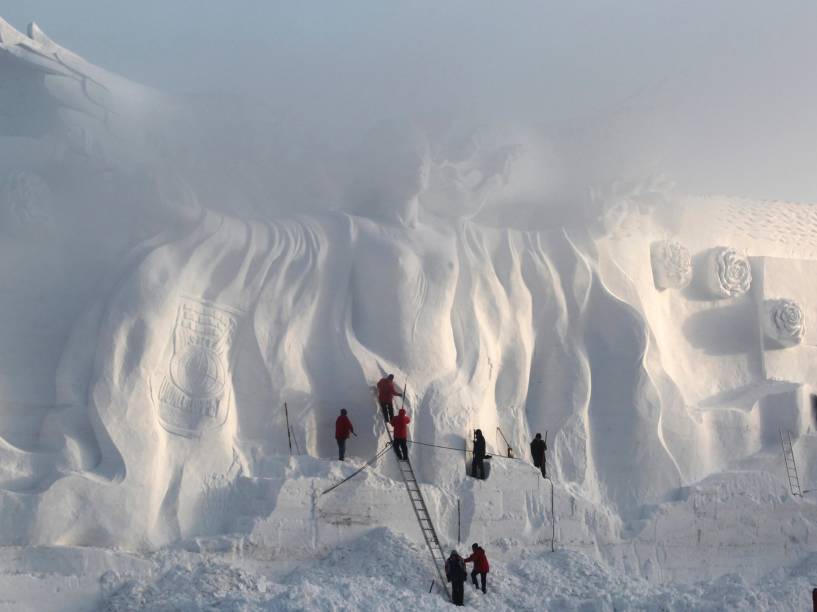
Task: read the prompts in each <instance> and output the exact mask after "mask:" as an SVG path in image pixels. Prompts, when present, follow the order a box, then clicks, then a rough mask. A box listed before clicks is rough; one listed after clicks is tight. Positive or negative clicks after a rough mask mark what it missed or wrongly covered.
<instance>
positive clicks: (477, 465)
mask: <svg viewBox="0 0 817 612" xmlns="http://www.w3.org/2000/svg"><path fill="white" fill-rule="evenodd" d="M483 461H484V460H483V459H477V458H476V457H474V458H473V459H472V460H471V476H473V477H474V478H480V479H482V480H485V463H484V462H483ZM477 469H479V476H477Z"/></svg>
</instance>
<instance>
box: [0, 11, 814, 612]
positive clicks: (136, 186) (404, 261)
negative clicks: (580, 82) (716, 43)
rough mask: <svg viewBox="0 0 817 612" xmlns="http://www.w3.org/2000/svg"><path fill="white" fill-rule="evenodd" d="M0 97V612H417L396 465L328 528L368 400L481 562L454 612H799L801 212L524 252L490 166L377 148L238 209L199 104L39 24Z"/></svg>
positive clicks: (353, 492)
mask: <svg viewBox="0 0 817 612" xmlns="http://www.w3.org/2000/svg"><path fill="white" fill-rule="evenodd" d="M0 71H2V73H0V74H2V77H3V78H2V80H0V111H2V112H0V146H2V150H3V151H6V150H8V151H14V154H13V155H12V154H9V155H3V156H2V157H0V219H2V222H0V238H1V239H0V275H2V277H1V278H2V289H0V296H2V302H0V347H2V348H0V544H3V545H6V547H7V548H6V549H4V551H3V554H4V558H5V560H6V563H5V564H4V566H3V573H2V575H0V584H4V585H6V586H5V587H4V588H2V589H0V593H3V595H2V597H4V598H6V599H5V600H3V601H2V602H0V603H2V605H4V606H6V607H8V608H9V609H44V608H47V607H51V606H54V605H57V603H59V604H60V605H61V607H65V608H72V609H77V610H79V609H88V608H91V607H94V606H101V609H107V610H130V609H150V610H163V609H166V610H171V609H172V610H175V609H190V610H199V609H202V610H204V609H211V608H215V607H217V608H219V609H235V610H255V609H259V610H263V609H272V610H278V609H282V610H287V609H292V610H297V609H324V610H341V609H359V610H388V609H394V608H395V607H397V606H402V605H404V606H406V607H409V608H412V609H423V610H425V609H427V610H432V609H442V608H443V607H445V606H446V605H447V604H446V602H445V601H444V598H443V596H442V595H441V591H440V590H435V589H433V588H432V589H431V592H429V587H430V585H431V580H432V579H435V578H436V576H437V575H436V572H435V568H434V566H433V564H432V562H431V559H430V556H429V555H428V551H427V550H426V549H425V548H424V546H423V540H422V537H421V534H420V531H419V528H418V526H417V521H416V518H415V515H414V513H413V511H412V509H411V506H410V504H408V503H407V502H408V499H407V497H406V494H405V488H404V485H403V483H402V481H401V479H400V474H399V471H398V468H397V465H396V463H395V461H394V457H393V455H392V454H391V452H390V451H389V452H387V453H386V454H385V455H384V456H383V457H381V458H380V459H379V461H377V462H376V463H375V464H374V465H372V466H371V467H369V468H367V469H365V470H363V471H362V472H361V473H360V474H359V475H357V476H355V477H354V478H352V479H351V480H349V481H348V482H347V483H345V484H343V485H341V486H339V487H338V488H337V489H334V490H333V491H331V492H329V493H326V494H324V492H325V491H326V490H327V489H329V488H330V487H331V486H332V485H334V484H337V483H338V482H340V481H341V480H342V479H344V478H347V477H350V476H352V473H353V471H354V470H355V469H357V468H360V467H362V466H363V463H364V461H365V460H367V459H368V458H369V457H372V456H374V455H376V453H378V451H380V450H382V449H384V448H385V445H386V443H387V440H388V437H387V431H386V429H385V426H384V424H383V421H382V419H381V418H380V417H379V412H378V410H377V408H376V407H375V403H374V398H373V396H372V393H371V390H372V385H374V384H375V383H376V382H377V380H378V379H380V378H381V377H382V376H383V375H385V374H386V373H389V372H391V373H394V374H395V378H396V382H397V383H398V384H399V385H400V386H402V387H405V390H406V398H405V403H404V406H405V407H406V409H407V410H408V412H409V414H410V415H411V417H412V426H411V433H410V437H411V438H412V439H413V440H415V441H417V442H421V443H423V444H412V445H411V446H410V456H411V460H412V465H413V467H414V470H415V472H416V475H417V478H418V481H419V482H420V483H421V488H422V491H423V495H424V497H425V500H426V503H427V505H428V509H429V512H430V515H431V516H432V517H433V519H434V523H435V528H436V531H437V534H438V536H439V538H440V541H441V544H442V546H443V549H444V550H446V551H447V550H449V549H450V548H452V547H454V546H455V545H456V544H455V543H456V542H458V541H459V542H461V543H462V544H460V545H459V547H460V549H461V550H463V548H465V547H467V544H466V543H470V542H472V541H477V542H480V543H481V544H482V545H483V546H484V547H485V548H486V550H487V551H488V553H489V556H490V558H491V561H492V568H493V569H492V571H491V574H490V578H489V583H490V591H489V593H488V594H487V595H485V596H483V595H482V594H480V593H476V592H474V591H470V590H469V591H467V604H468V605H469V606H472V607H473V608H479V609H494V610H505V609H507V610H519V609H543V608H544V609H566V610H571V609H574V610H613V609H616V610H620V609H645V610H654V609H667V610H699V609H713V610H716V609H746V610H758V609H792V610H794V609H803V608H804V607H805V606H807V605H808V597H809V591H810V588H811V586H812V585H813V584H814V583H815V581H817V576H815V573H816V572H817V569H816V568H817V566H816V565H815V561H814V557H813V552H814V534H815V522H817V506H815V503H814V498H813V496H811V495H810V488H811V486H812V484H811V483H812V482H813V480H814V479H815V478H817V472H816V471H817V437H815V429H816V425H817V395H815V389H814V386H815V385H817V323H815V322H817V288H815V287H817V285H815V283H813V282H809V281H808V280H807V279H809V278H812V277H813V276H814V275H815V274H817V208H815V207H814V206H812V205H809V204H803V203H793V202H757V201H747V200H742V199H739V198H730V197H724V196H703V195H688V194H683V193H679V192H677V191H676V190H675V189H674V188H673V186H672V185H671V183H669V182H668V181H666V180H664V179H663V178H661V177H649V178H645V179H643V180H639V181H635V182H616V183H613V184H611V185H606V186H595V187H594V188H593V189H592V190H591V192H590V197H588V198H586V199H585V200H582V201H580V202H576V203H575V206H574V207H573V209H571V210H570V211H569V213H565V214H562V215H555V216H551V215H548V214H540V215H538V216H536V217H535V218H533V217H531V216H530V214H529V213H530V211H527V212H526V215H525V216H523V217H517V216H515V215H514V208H513V205H512V204H509V203H508V202H512V201H513V198H512V196H513V194H514V193H518V192H519V190H520V186H519V185H518V184H517V183H515V181H518V180H519V171H518V169H519V168H520V167H521V168H523V169H524V168H526V167H527V168H530V167H531V164H535V162H536V160H537V159H539V158H538V157H536V156H535V155H534V156H533V158H532V157H531V153H530V151H529V149H527V148H526V147H525V144H524V143H520V142H517V141H515V140H514V138H512V136H514V134H513V132H501V131H497V132H491V131H477V132H468V133H467V134H465V135H463V133H462V131H461V130H460V131H458V130H453V129H452V130H451V131H450V133H449V132H445V131H434V130H430V129H429V130H422V129H420V128H418V127H417V126H409V127H406V126H402V125H399V124H397V125H394V124H387V125H384V126H380V127H379V128H378V129H375V130H373V131H372V133H371V134H369V135H368V136H366V137H365V138H363V139H362V142H361V143H359V144H358V146H356V147H352V148H351V149H350V150H348V151H343V152H340V153H337V159H336V161H337V160H339V159H342V160H343V161H344V162H346V163H349V164H357V165H358V167H359V168H364V169H365V172H363V173H357V174H356V173H355V172H353V171H351V170H349V168H348V167H347V166H343V167H344V169H345V170H344V171H343V172H341V171H338V172H337V173H336V174H337V175H332V173H331V172H329V171H326V172H325V173H324V172H323V170H324V169H325V168H323V166H320V164H318V169H317V170H315V175H316V177H315V178H316V184H317V185H318V186H319V187H320V189H319V191H320V193H322V194H333V199H331V201H329V202H327V203H326V205H325V206H323V207H316V206H311V205H310V206H306V205H305V206H303V207H301V206H300V202H295V203H292V204H289V205H285V204H281V205H279V204H277V203H276V204H275V205H270V206H265V205H262V204H259V203H258V200H259V198H258V197H257V196H258V194H257V193H256V192H254V191H253V190H252V189H250V187H248V182H252V181H250V180H249V179H248V176H250V177H251V176H255V175H257V176H259V177H263V178H267V176H266V173H267V172H269V173H271V174H274V173H275V172H281V171H282V170H281V167H279V166H277V165H276V164H273V163H271V162H270V160H266V161H267V162H268V163H264V161H263V160H262V161H261V162H259V161H258V160H257V159H256V160H255V163H256V164H257V165H254V163H253V161H251V160H245V159H243V158H240V157H239V158H236V157H234V156H232V155H231V153H230V151H229V150H227V151H221V150H217V151H216V152H213V150H214V149H217V147H212V146H210V145H208V142H207V138H209V137H212V130H210V129H209V128H210V125H211V123H209V122H208V121H209V120H210V119H212V115H208V113H212V112H213V110H212V108H209V107H207V105H204V108H202V107H197V106H195V104H194V102H193V101H183V100H178V99H174V98H171V97H169V96H166V95H165V94H162V93H161V92H157V91H154V90H152V89H150V88H147V87H143V86H141V85H137V84H134V83H131V82H129V81H127V80H126V79H124V78H122V77H119V76H117V75H113V74H110V73H109V72H107V71H105V70H102V69H100V68H98V67H96V66H94V65H93V64H90V63H89V62H87V61H86V60H84V59H83V58H81V57H79V56H77V55H76V54H74V53H71V52H70V51H68V50H66V49H64V48H62V47H61V46H59V45H58V44H57V43H55V42H54V41H52V40H51V39H50V38H48V37H47V36H46V35H45V34H44V33H43V32H42V31H41V30H40V29H39V28H38V27H36V25H32V26H31V27H30V28H29V31H28V33H27V34H23V33H20V32H18V31H16V30H15V29H13V28H12V27H11V26H9V25H8V24H6V23H5V22H3V21H2V20H0ZM191 109H192V110H191ZM216 112H217V113H218V112H219V111H218V110H216ZM238 139H239V140H240V138H238ZM211 144H212V143H211ZM203 150H204V151H209V152H210V154H207V155H206V154H204V153H199V152H200V151H203ZM242 151H244V149H242ZM532 159H533V161H532ZM290 161H291V160H290ZM316 163H317V162H316ZM338 163H339V162H338ZM284 167H286V166H284ZM318 178H320V179H321V180H323V181H325V183H326V184H329V185H330V187H326V188H325V189H324V187H325V185H324V183H322V182H321V180H318ZM259 180H260V178H259ZM316 189H318V187H316ZM262 191H263V190H262ZM100 202H103V203H104V206H101V205H100ZM574 209H575V210H574ZM804 279H805V280H804ZM341 408H346V409H348V411H349V416H350V417H351V419H352V421H353V423H354V424H355V430H356V433H357V437H354V438H352V439H351V440H350V441H349V442H348V448H347V453H348V456H349V461H347V462H346V463H340V462H338V461H335V460H333V458H334V457H336V454H335V453H336V452H337V448H336V445H335V444H336V443H335V440H334V438H333V436H334V421H335V419H336V417H337V415H338V412H339V410H340V409H341ZM287 427H289V430H288V429H287ZM477 428H479V429H482V431H483V432H485V434H486V438H487V440H488V446H489V452H491V453H492V454H493V455H494V456H493V458H492V459H490V476H489V478H488V479H487V480H485V481H481V480H476V479H472V478H470V477H469V476H468V473H467V466H468V464H469V461H470V456H469V455H468V453H467V449H468V448H470V445H471V441H472V432H473V430H475V429H477ZM537 432H543V433H544V432H547V436H548V446H549V450H548V474H549V476H550V478H549V479H543V478H542V477H541V475H540V473H539V471H538V470H536V469H534V468H533V467H532V466H531V465H530V462H529V453H528V452H527V448H528V444H529V442H530V440H531V439H532V438H533V436H534V434H535V433H537ZM789 443H791V448H790V450H788V451H787V453H788V455H787V458H786V460H784V454H786V453H784V451H783V449H788V448H789V447H788V446H787V445H788V444H789ZM509 446H510V447H511V448H512V449H513V450H514V453H513V454H514V456H513V457H509V456H507V455H508V447H509ZM787 462H788V463H787ZM793 462H796V466H797V476H796V477H792V476H791V474H792V473H793V469H792V466H793V465H794V464H793ZM787 465H789V468H790V469H789V470H788V475H787ZM551 548H553V549H555V552H552V551H551ZM113 551H116V552H113ZM438 586H439V585H438ZM6 593H9V594H10V595H6ZM398 602H405V603H398Z"/></svg>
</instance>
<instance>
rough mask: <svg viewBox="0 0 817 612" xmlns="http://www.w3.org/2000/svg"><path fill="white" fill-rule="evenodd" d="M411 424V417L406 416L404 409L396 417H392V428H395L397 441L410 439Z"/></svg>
mask: <svg viewBox="0 0 817 612" xmlns="http://www.w3.org/2000/svg"><path fill="white" fill-rule="evenodd" d="M409 423H411V417H410V416H408V415H407V414H406V411H405V410H403V409H402V408H401V409H400V412H398V413H397V416H396V417H392V420H391V426H392V427H394V438H395V440H406V439H408V424H409Z"/></svg>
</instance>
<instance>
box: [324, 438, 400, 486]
mask: <svg viewBox="0 0 817 612" xmlns="http://www.w3.org/2000/svg"><path fill="white" fill-rule="evenodd" d="M390 448H391V442H389V443H388V444H386V448H384V449H383V450H382V451H380V452H379V453H377V454H376V455H375V456H374V457H372V458H371V459H369V460H368V461H367V462H366V463H364V464H363V467H361V468H360V469H358V470H355V472H354V473H353V474H351V475H350V476H347V477H346V478H344V479H343V480H341V481H340V482H338V483H335V484H333V485H332V486H331V487H329V488H328V489H326V490H325V491H323V492H322V493H321V495H326V494H327V493H329V492H330V491H334V490H335V489H337V488H338V487H339V486H340V485H342V484H343V483H344V482H346V481H348V480H351V479H352V478H354V477H355V476H357V475H358V474H360V473H361V472H362V471H363V470H365V469H366V468H367V467H369V466H370V465H372V464H373V463H374V462H375V461H377V460H378V459H380V457H382V456H383V455H384V454H385V452H386V451H387V450H389V449H390Z"/></svg>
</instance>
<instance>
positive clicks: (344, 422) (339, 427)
mask: <svg viewBox="0 0 817 612" xmlns="http://www.w3.org/2000/svg"><path fill="white" fill-rule="evenodd" d="M354 430H355V428H354V427H352V421H350V420H349V417H348V416H346V415H345V414H342V415H340V416H339V417H338V420H337V421H335V438H337V439H338V440H345V439H346V438H348V437H349V434H350V433H352V432H353V431H354Z"/></svg>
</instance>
